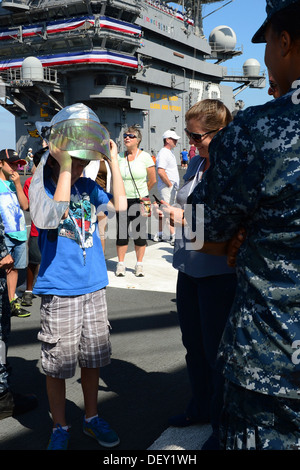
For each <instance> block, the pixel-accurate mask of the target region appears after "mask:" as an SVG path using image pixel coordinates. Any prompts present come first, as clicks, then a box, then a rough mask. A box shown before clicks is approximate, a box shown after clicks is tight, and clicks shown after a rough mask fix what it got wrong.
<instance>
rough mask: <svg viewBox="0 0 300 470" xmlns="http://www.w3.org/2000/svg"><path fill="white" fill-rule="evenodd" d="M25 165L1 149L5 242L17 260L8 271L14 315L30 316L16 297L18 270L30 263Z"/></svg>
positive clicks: (0, 209)
mask: <svg viewBox="0 0 300 470" xmlns="http://www.w3.org/2000/svg"><path fill="white" fill-rule="evenodd" d="M19 164H20V165H25V164H26V161H25V160H23V159H21V158H20V157H19V155H18V153H17V152H16V151H15V150H13V149H3V150H1V152H0V194H1V197H0V212H1V216H2V219H3V223H4V227H5V244H6V246H7V248H8V250H9V253H10V254H11V255H12V257H13V259H14V268H13V269H12V270H11V271H10V272H9V273H7V276H6V279H7V289H8V297H9V301H10V308H11V315H12V316H17V317H28V316H29V315H30V312H28V311H27V310H25V309H23V308H22V307H21V301H20V299H18V298H16V289H17V284H18V276H19V273H18V271H19V269H25V268H26V266H27V247H26V241H27V230H26V224H25V216H24V213H23V211H24V210H27V209H28V200H27V198H26V196H25V194H24V191H23V188H22V184H21V181H20V175H19V173H18V172H17V168H18V165H19Z"/></svg>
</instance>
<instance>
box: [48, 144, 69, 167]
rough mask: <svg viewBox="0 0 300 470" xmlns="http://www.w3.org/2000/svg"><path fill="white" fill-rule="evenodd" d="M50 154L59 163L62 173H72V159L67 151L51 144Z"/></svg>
mask: <svg viewBox="0 0 300 470" xmlns="http://www.w3.org/2000/svg"><path fill="white" fill-rule="evenodd" d="M49 152H50V155H52V157H53V158H55V160H56V161H57V162H58V163H59V165H60V171H71V168H72V157H71V156H70V154H69V152H67V151H66V150H60V149H59V148H58V147H56V146H55V145H54V144H53V143H52V142H49Z"/></svg>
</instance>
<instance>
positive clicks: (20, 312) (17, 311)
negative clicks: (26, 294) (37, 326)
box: [10, 299, 31, 318]
mask: <svg viewBox="0 0 300 470" xmlns="http://www.w3.org/2000/svg"><path fill="white" fill-rule="evenodd" d="M10 314H11V316H12V317H20V318H25V317H29V316H30V315H31V313H30V312H28V310H25V308H22V307H21V301H20V299H15V300H12V301H11V302H10Z"/></svg>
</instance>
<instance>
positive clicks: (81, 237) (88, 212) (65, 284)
mask: <svg viewBox="0 0 300 470" xmlns="http://www.w3.org/2000/svg"><path fill="white" fill-rule="evenodd" d="M45 189H46V191H47V193H48V195H49V196H50V197H53V194H54V192H55V186H54V184H53V183H52V182H51V181H49V180H48V181H47V180H46V181H45ZM111 197H112V196H111V195H110V194H108V193H106V192H105V191H104V190H103V189H102V188H101V187H100V186H99V185H98V184H97V183H95V181H93V180H91V179H90V178H80V179H79V180H78V181H77V182H76V184H75V185H73V186H72V192H71V200H70V209H69V216H68V217H67V218H66V219H62V220H61V222H60V224H59V226H58V228H57V229H53V230H44V229H43V230H39V246H40V250H41V253H42V261H41V265H40V269H39V273H38V277H37V281H36V284H35V286H34V293H35V294H38V295H41V294H51V295H61V296H71V295H82V294H86V293H89V292H94V291H96V290H99V289H102V288H103V287H105V286H106V285H107V284H108V276H107V269H106V263H105V258H104V254H103V250H102V245H101V240H100V237H99V232H98V229H97V213H98V212H100V210H102V211H104V210H105V209H106V205H107V203H108V202H109V200H110V199H111Z"/></svg>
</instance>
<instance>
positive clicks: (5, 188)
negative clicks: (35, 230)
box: [0, 180, 27, 241]
mask: <svg viewBox="0 0 300 470" xmlns="http://www.w3.org/2000/svg"><path fill="white" fill-rule="evenodd" d="M0 213H1V216H2V220H3V224H4V230H5V234H6V235H8V236H9V237H11V238H15V239H17V240H19V241H25V240H27V231H26V224H25V216H24V212H23V211H22V209H21V207H20V203H19V200H18V197H17V192H16V187H15V184H14V183H13V181H9V180H5V181H3V180H0Z"/></svg>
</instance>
